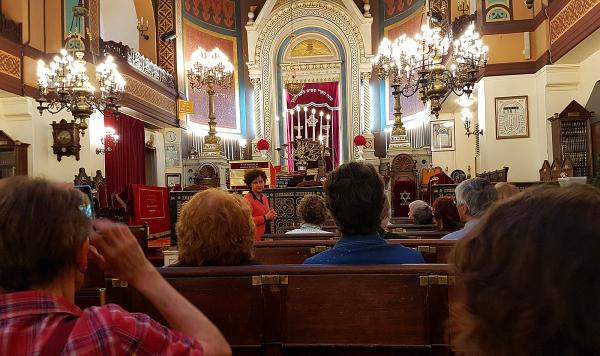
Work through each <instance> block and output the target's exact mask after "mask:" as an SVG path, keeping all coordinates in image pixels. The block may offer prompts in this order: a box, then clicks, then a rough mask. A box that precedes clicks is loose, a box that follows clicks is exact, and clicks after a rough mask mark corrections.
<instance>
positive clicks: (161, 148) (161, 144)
mask: <svg viewBox="0 0 600 356" xmlns="http://www.w3.org/2000/svg"><path fill="white" fill-rule="evenodd" d="M144 135H145V139H144V140H145V141H146V142H148V141H149V140H150V135H154V147H155V148H156V150H155V151H154V152H155V154H156V184H158V185H159V186H164V185H165V184H166V183H165V173H166V169H165V141H164V138H163V133H162V130H151V129H144Z"/></svg>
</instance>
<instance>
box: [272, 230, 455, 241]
mask: <svg viewBox="0 0 600 356" xmlns="http://www.w3.org/2000/svg"><path fill="white" fill-rule="evenodd" d="M394 233H395V234H398V235H399V236H400V238H407V239H441V238H442V237H444V236H445V235H446V234H448V233H449V231H439V230H429V231H420V230H408V231H394ZM340 237H341V236H340V234H337V233H333V234H264V235H263V236H262V241H290V240H291V241H293V240H338V239H339V238H340Z"/></svg>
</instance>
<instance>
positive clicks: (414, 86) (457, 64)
mask: <svg viewBox="0 0 600 356" xmlns="http://www.w3.org/2000/svg"><path fill="white" fill-rule="evenodd" d="M459 9H460V10H461V11H462V12H463V15H462V16H460V17H459V19H458V20H457V21H460V22H461V23H463V22H465V23H467V24H468V26H467V27H466V29H465V28H464V26H463V28H461V26H455V29H454V30H452V31H450V30H449V29H444V27H445V26H442V23H443V22H444V21H445V20H444V15H442V14H441V13H439V12H432V11H431V10H430V11H429V12H428V13H427V20H426V24H425V25H423V27H422V28H421V32H420V33H417V34H416V35H415V36H414V38H411V37H408V36H406V35H405V34H403V35H402V36H400V37H399V38H397V39H395V40H394V41H390V40H389V39H387V38H384V39H383V40H382V42H381V44H380V46H379V50H378V52H377V54H376V56H375V57H374V58H373V59H372V64H373V70H374V72H375V74H376V75H377V76H378V77H379V79H380V80H385V79H389V80H390V82H391V84H390V86H391V87H392V89H393V90H392V95H393V96H394V99H395V105H394V117H395V120H394V129H393V131H392V144H391V145H390V146H391V147H393V146H395V145H397V144H398V140H399V137H400V136H402V135H406V130H405V129H404V127H403V125H402V121H401V116H402V113H401V105H400V95H402V96H405V97H410V96H413V95H415V94H417V93H418V94H419V98H420V99H421V100H422V101H423V103H424V104H429V105H430V109H431V113H432V114H434V115H435V116H436V117H438V116H439V112H440V110H441V107H442V102H443V100H444V99H445V98H446V96H447V95H448V94H449V93H450V92H454V93H455V94H456V95H458V96H460V95H463V94H466V95H467V96H470V94H471V93H472V91H473V87H474V85H475V83H476V81H477V76H478V73H479V71H480V69H481V68H483V67H484V66H485V65H486V62H487V53H488V50H489V49H488V47H487V46H485V45H484V44H483V41H482V40H481V37H480V35H479V33H478V32H477V31H476V30H475V25H474V23H473V22H472V21H470V16H468V15H465V12H468V6H466V3H464V2H460V4H459ZM465 20H467V21H465ZM446 27H447V26H446ZM394 137H396V140H394ZM402 144H403V145H405V144H406V142H404V141H403V143H402Z"/></svg>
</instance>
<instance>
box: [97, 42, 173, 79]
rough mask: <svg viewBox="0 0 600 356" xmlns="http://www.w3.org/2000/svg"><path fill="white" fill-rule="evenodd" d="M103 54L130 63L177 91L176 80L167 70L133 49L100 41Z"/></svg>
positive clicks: (120, 44) (115, 43)
mask: <svg viewBox="0 0 600 356" xmlns="http://www.w3.org/2000/svg"><path fill="white" fill-rule="evenodd" d="M100 50H101V53H105V54H110V55H112V56H113V57H116V58H117V59H120V60H121V61H123V62H126V63H128V64H129V65H131V66H132V67H134V68H135V69H137V70H139V71H140V72H142V73H144V74H146V75H147V76H149V77H151V78H153V79H154V80H156V81H159V82H161V83H162V84H164V85H166V86H168V87H169V88H173V89H175V78H174V77H173V76H172V75H171V74H170V73H169V72H167V71H166V70H164V69H163V68H161V67H160V66H159V65H158V64H155V63H154V62H152V61H151V60H150V59H148V58H146V57H145V56H144V55H143V54H141V53H140V52H137V51H136V50H134V49H133V48H131V47H129V46H127V45H125V44H123V43H121V42H119V43H117V42H115V41H104V40H102V39H100Z"/></svg>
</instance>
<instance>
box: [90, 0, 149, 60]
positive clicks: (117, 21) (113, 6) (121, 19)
mask: <svg viewBox="0 0 600 356" xmlns="http://www.w3.org/2000/svg"><path fill="white" fill-rule="evenodd" d="M136 26H137V15H136V11H135V4H134V2H133V0H102V1H100V37H102V39H103V40H105V41H115V42H123V44H126V45H128V46H129V47H131V48H133V49H135V50H136V51H139V39H140V35H139V32H138V30H137V27H136Z"/></svg>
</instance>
